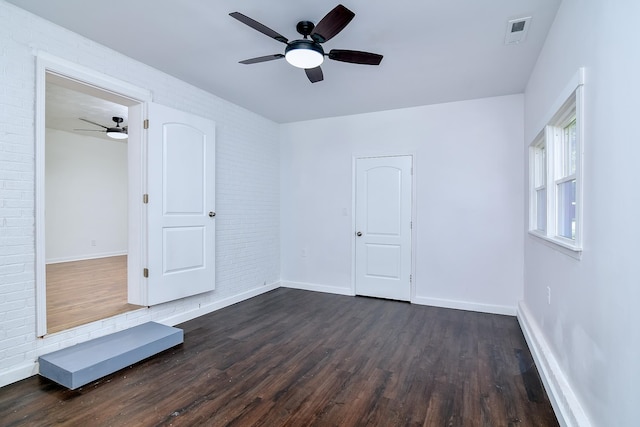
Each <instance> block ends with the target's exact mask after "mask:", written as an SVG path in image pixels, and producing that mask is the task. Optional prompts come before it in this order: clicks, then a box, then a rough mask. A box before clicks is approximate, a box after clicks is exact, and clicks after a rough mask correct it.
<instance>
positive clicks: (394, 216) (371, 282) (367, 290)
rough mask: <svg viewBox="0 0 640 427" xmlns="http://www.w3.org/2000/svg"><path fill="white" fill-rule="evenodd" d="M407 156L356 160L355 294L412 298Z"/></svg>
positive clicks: (409, 187) (396, 298)
mask: <svg viewBox="0 0 640 427" xmlns="http://www.w3.org/2000/svg"><path fill="white" fill-rule="evenodd" d="M411 161H412V158H411V156H397V157H374V158H361V159H356V194H355V198H356V201H355V210H356V213H355V215H356V230H355V234H356V235H355V251H356V256H355V259H356V266H355V270H356V274H355V281H356V283H355V287H356V294H358V295H366V296H372V297H379V298H388V299H395V300H402V301H409V300H410V298H411V278H410V276H411V167H412V166H411Z"/></svg>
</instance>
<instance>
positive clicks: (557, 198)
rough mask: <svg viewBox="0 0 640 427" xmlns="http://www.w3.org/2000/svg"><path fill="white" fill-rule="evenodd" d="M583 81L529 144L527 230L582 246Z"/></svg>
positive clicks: (577, 248) (562, 243)
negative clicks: (528, 209)
mask: <svg viewBox="0 0 640 427" xmlns="http://www.w3.org/2000/svg"><path fill="white" fill-rule="evenodd" d="M581 103H582V84H579V85H578V86H577V88H576V89H575V90H574V91H573V92H572V93H571V95H570V96H569V98H568V99H567V100H566V101H565V102H564V104H562V106H561V107H560V108H559V109H558V111H557V112H556V113H555V114H554V115H553V116H552V118H551V120H549V122H548V124H547V126H546V127H545V129H544V130H543V131H542V132H540V134H539V135H538V137H536V138H535V140H534V141H533V143H531V145H530V147H529V171H530V174H529V186H530V200H529V204H530V211H529V232H530V233H531V234H533V235H535V236H538V237H542V238H543V239H545V240H548V241H551V242H553V243H556V244H558V245H560V246H563V247H565V248H569V249H571V250H573V251H581V250H582V246H581V245H582V224H581V219H582V200H581V197H580V196H581V184H582V183H581V176H582V166H581V165H582V131H581V125H582V117H581V115H582V104H581Z"/></svg>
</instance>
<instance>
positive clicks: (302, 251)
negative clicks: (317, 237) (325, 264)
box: [300, 249, 307, 258]
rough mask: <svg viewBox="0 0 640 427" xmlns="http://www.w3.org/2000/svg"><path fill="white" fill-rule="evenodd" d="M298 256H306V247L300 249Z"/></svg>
mask: <svg viewBox="0 0 640 427" xmlns="http://www.w3.org/2000/svg"><path fill="white" fill-rule="evenodd" d="M300 256H301V257H302V258H306V257H307V250H306V249H302V250H301V251H300Z"/></svg>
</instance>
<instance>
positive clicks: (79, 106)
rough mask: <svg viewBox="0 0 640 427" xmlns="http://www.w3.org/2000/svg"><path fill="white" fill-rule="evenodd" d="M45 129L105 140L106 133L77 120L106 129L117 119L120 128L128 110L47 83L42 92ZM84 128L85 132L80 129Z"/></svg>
mask: <svg viewBox="0 0 640 427" xmlns="http://www.w3.org/2000/svg"><path fill="white" fill-rule="evenodd" d="M45 105H46V111H45V121H46V124H45V125H46V127H48V128H52V129H58V130H63V131H67V132H73V133H76V134H78V135H84V136H92V137H94V138H102V139H106V140H109V141H113V139H111V138H109V137H108V136H107V133H106V130H105V129H103V128H101V127H99V126H95V125H92V124H90V123H87V122H84V121H82V120H80V118H83V119H87V120H91V121H92V122H95V123H99V124H101V125H103V126H107V127H115V126H116V124H115V123H114V122H113V121H112V117H114V116H116V117H120V118H122V119H123V122H122V123H121V124H120V126H121V127H124V126H127V124H128V120H127V117H128V115H129V111H128V108H127V107H126V106H124V105H120V104H116V103H114V102H110V101H107V100H105V99H102V98H98V97H95V96H91V95H88V94H86V93H83V92H79V91H77V90H73V89H70V88H67V87H63V86H60V85H57V84H55V83H52V82H50V81H47V91H46V102H45ZM80 129H86V130H80Z"/></svg>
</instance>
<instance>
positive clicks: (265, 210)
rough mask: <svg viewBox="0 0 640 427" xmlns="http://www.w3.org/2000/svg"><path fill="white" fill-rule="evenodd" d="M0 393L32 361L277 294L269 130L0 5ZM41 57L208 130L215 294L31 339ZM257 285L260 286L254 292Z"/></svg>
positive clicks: (275, 150)
mask: <svg viewBox="0 0 640 427" xmlns="http://www.w3.org/2000/svg"><path fill="white" fill-rule="evenodd" d="M0 23H1V25H0V64H1V65H0V117H1V119H0V386H2V385H4V384H7V383H9V382H12V381H15V380H18V379H21V378H24V377H26V376H28V375H30V374H33V373H35V372H37V366H36V360H37V357H38V355H40V354H44V353H47V352H50V351H52V350H55V349H58V348H60V347H63V346H69V345H72V344H75V343H77V342H81V341H85V340H88V339H90V338H92V337H96V336H100V335H104V334H107V333H110V332H113V331H116V330H120V329H124V328H127V327H130V326H133V325H136V324H139V323H142V322H145V321H149V320H155V321H160V322H164V323H168V324H175V323H177V322H181V321H184V320H187V319H189V318H192V317H196V316H198V315H200V314H203V313H206V312H207V311H210V310H213V309H215V308H217V307H221V306H224V305H228V304H230V303H233V302H236V301H239V300H242V299H245V298H247V297H250V296H253V295H256V294H258V293H260V292H263V291H265V290H268V289H272V288H273V287H274V286H277V285H278V279H279V274H280V269H279V266H280V249H279V247H280V241H279V239H280V231H279V224H280V221H279V218H280V213H279V208H280V200H279V184H280V180H279V145H278V125H277V124H276V123H274V122H271V121H269V120H267V119H264V118H262V117H260V116H258V115H256V114H253V113H251V112H249V111H247V110H245V109H243V108H240V107H238V106H236V105H233V104H230V103H228V102H226V101H224V100H222V99H220V98H217V97H215V96H213V95H211V94H209V93H206V92H204V91H202V90H200V89H197V88H195V87H193V86H190V85H188V84H186V83H184V82H182V81H179V80H177V79H175V78H173V77H171V76H168V75H166V74H164V73H162V72H160V71H158V70H155V69H153V68H150V67H148V66H146V65H143V64H141V63H139V62H136V61H134V60H132V59H130V58H128V57H125V56H123V55H120V54H118V53H116V52H114V51H112V50H110V49H107V48H105V47H103V46H100V45H98V44H96V43H94V42H92V41H90V40H87V39H85V38H83V37H80V36H79V35H77V34H74V33H72V32H69V31H67V30H65V29H62V28H60V27H57V26H55V25H53V24H51V23H49V22H47V21H44V20H42V19H40V18H38V17H35V16H33V15H31V14H29V13H27V12H25V11H23V10H21V9H19V8H16V7H15V6H13V5H10V4H8V3H6V2H4V1H2V0H0ZM36 51H44V52H48V53H49V54H51V55H55V56H57V57H60V58H63V59H65V60H67V61H72V62H76V63H78V64H80V65H82V66H85V67H89V68H91V69H93V70H96V71H98V72H102V73H104V74H107V75H109V76H112V77H114V78H117V79H120V80H123V81H125V82H128V83H129V84H132V85H135V86H138V87H140V88H143V89H147V90H150V91H151V92H152V94H153V99H154V102H157V103H159V104H164V105H167V106H170V107H173V108H177V109H180V110H183V111H186V112H190V113H193V114H197V115H200V116H203V117H207V118H210V119H211V120H213V121H214V122H216V192H217V194H216V212H217V213H218V215H217V216H216V290H215V291H214V292H212V293H207V294H202V295H199V296H195V297H191V298H187V299H183V300H180V301H175V302H172V303H167V304H162V305H160V306H156V307H153V308H151V309H142V310H138V311H134V312H130V313H127V314H122V315H119V316H117V317H114V318H111V319H107V320H103V321H99V322H94V323H92V324H90V325H87V326H83V327H80V328H77V329H74V330H71V331H67V332H62V333H59V334H54V335H51V336H47V337H45V338H44V339H38V338H36V335H35V334H36V333H35V306H34V304H35V283H34V276H35V269H34V259H35V254H34V247H35V245H34V185H35V184H34V183H35V177H34V155H35V153H34V146H35V143H34V138H35V136H34V135H35V131H34V123H35V110H34V106H35V56H34V52H36ZM265 282H266V283H267V286H264V283H265Z"/></svg>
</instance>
